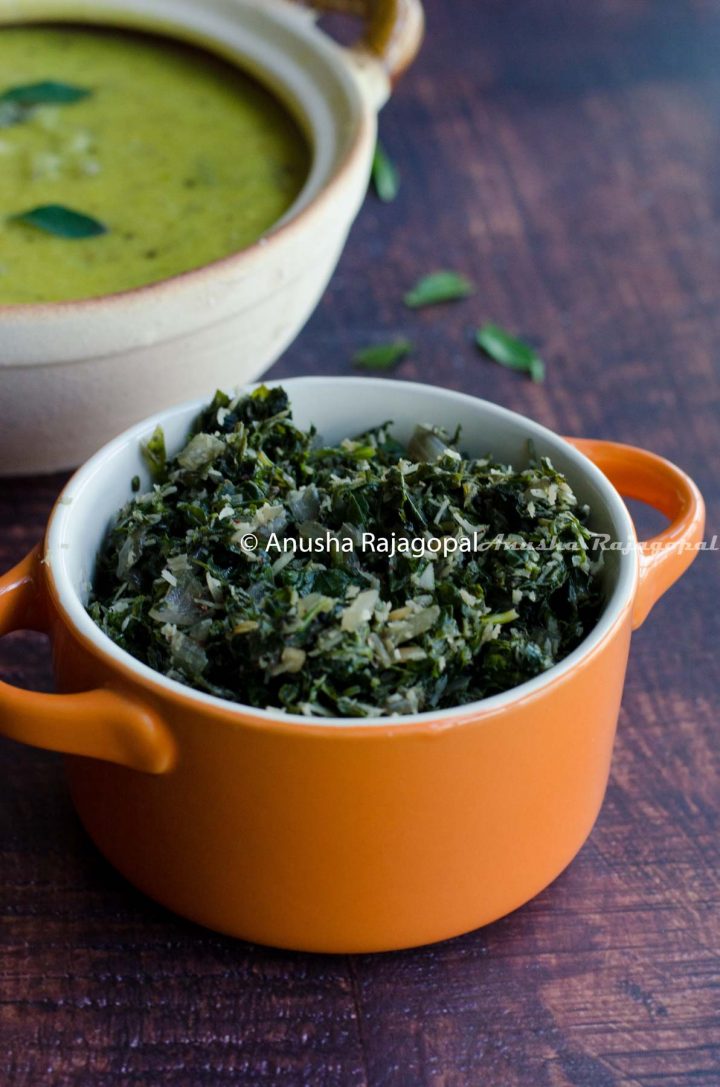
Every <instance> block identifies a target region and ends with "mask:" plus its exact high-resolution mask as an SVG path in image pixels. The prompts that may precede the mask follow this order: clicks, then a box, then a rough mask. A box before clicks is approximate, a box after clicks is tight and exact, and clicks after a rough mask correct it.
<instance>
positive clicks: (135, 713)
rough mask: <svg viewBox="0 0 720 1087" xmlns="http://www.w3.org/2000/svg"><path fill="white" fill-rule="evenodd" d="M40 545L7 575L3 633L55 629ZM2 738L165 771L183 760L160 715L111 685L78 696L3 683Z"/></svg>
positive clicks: (0, 610)
mask: <svg viewBox="0 0 720 1087" xmlns="http://www.w3.org/2000/svg"><path fill="white" fill-rule="evenodd" d="M41 567H42V559H41V552H40V547H36V548H34V549H33V550H32V551H31V552H30V554H29V555H27V556H26V557H25V558H24V559H23V560H22V562H20V563H18V565H17V566H15V567H14V568H13V569H12V570H9V571H8V573H7V574H5V575H4V576H3V577H1V578H0V636H2V635H3V634H9V633H10V632H11V631H15V630H38V631H41V632H42V633H45V634H49V632H50V629H51V623H50V619H49V611H48V607H47V602H46V595H45V588H44V576H43V573H42V569H41ZM0 735H2V736H7V737H8V738H9V739H11V740H20V741H21V742H22V743H26V744H30V745H31V746H33V747H43V748H46V749H47V750H49V751H62V752H63V753H65V754H67V755H87V756H88V757H90V758H94V759H105V760H106V761H108V762H115V763H119V764H120V765H121V766H128V767H130V768H131V769H133V770H144V771H146V772H147V773H150V774H161V773H164V772H165V771H167V770H169V769H171V767H172V765H173V763H174V761H175V744H174V740H173V738H172V736H171V735H170V733H169V732H168V730H167V728H166V726H165V725H164V724H163V722H162V721H161V720H160V718H159V717H158V716H157V715H156V714H155V713H153V712H152V711H151V710H149V709H148V708H147V707H145V706H141V705H139V704H138V703H136V702H135V701H133V699H131V698H129V697H128V696H127V695H125V694H121V693H119V692H117V691H113V690H110V689H109V688H107V687H102V688H98V689H97V690H93V691H82V692H80V693H77V694H44V693H40V692H37V691H26V690H22V689H21V688H19V687H13V686H12V685H11V684H9V683H2V682H0Z"/></svg>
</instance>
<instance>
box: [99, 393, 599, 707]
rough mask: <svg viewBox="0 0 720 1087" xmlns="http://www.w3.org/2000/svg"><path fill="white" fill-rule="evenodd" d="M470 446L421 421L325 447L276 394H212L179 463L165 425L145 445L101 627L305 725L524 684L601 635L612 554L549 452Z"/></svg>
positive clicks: (235, 696)
mask: <svg viewBox="0 0 720 1087" xmlns="http://www.w3.org/2000/svg"><path fill="white" fill-rule="evenodd" d="M458 441H459V434H456V435H455V436H454V437H450V436H449V435H448V434H446V433H444V432H443V431H442V430H440V429H439V428H437V427H431V426H421V427H418V428H417V430H416V433H415V435H414V436H413V437H412V440H411V441H410V442H409V443H408V444H407V446H403V445H402V444H401V443H399V442H398V441H397V440H396V439H395V438H393V436H392V433H391V424H389V423H384V424H382V425H379V426H377V427H375V428H374V429H372V430H369V431H367V432H366V433H364V434H362V435H360V436H358V437H356V438H353V439H347V438H346V439H344V440H343V441H341V442H339V443H338V444H335V445H327V444H323V443H322V441H320V440H319V438H318V436H317V435H316V433H315V431H314V429H312V428H311V429H309V430H300V429H298V428H297V427H296V426H295V424H294V423H293V420H292V414H291V410H290V404H289V401H288V397H287V394H286V393H285V391H284V390H283V389H282V388H280V387H274V388H272V389H269V388H267V387H261V388H259V389H257V390H255V391H254V392H252V393H251V394H249V395H247V394H245V395H239V396H237V397H235V398H234V399H231V398H230V397H229V396H227V395H226V394H225V393H217V394H216V396H215V399H214V400H213V401H212V403H211V404H209V405H208V406H207V407H206V408H205V409H204V410H203V411H202V412H201V413H200V415H199V416H198V418H197V419H196V421H195V423H194V425H193V427H192V429H191V434H190V436H189V438H188V441H187V444H186V445H185V446H184V447H183V448H182V449H181V450H180V451H179V452H178V453H177V455H175V456H173V457H171V458H169V459H166V457H165V443H164V439H163V438H162V431H160V430H159V429H158V430H156V432H155V434H154V435H153V437H152V438H151V440H150V442H149V443H148V444H147V446H146V449H145V455H146V457H147V456H148V451H149V452H150V453H151V463H153V461H154V462H155V464H154V466H155V468H156V469H159V471H156V479H157V480H159V482H156V484H155V485H154V487H152V488H151V489H150V490H148V491H147V492H146V493H141V494H137V495H136V496H135V497H133V498H132V499H131V500H130V501H129V502H128V503H127V504H126V505H125V506H124V508H123V509H122V510H120V511H119V513H118V515H117V517H116V519H115V523H114V525H113V526H112V528H111V530H110V532H109V534H108V537H107V539H106V541H105V543H104V545H103V547H102V549H101V553H100V555H99V557H98V562H97V567H96V571H95V577H94V589H93V596H92V599H91V602H90V604H89V612H90V615H91V616H92V618H93V619H94V621H95V622H96V623H97V624H98V625H99V626H100V627H101V628H102V630H104V631H105V633H106V634H107V635H109V637H111V638H112V639H113V640H114V641H115V642H116V643H117V644H118V645H120V646H121V647H122V648H123V649H125V650H126V651H127V652H129V653H131V654H132V655H134V656H135V657H137V658H138V659H140V660H142V661H145V662H146V663H147V664H149V665H150V667H152V668H155V669H156V670H157V671H159V672H161V673H163V674H165V675H168V676H170V677H171V678H173V679H176V680H178V681H180V682H182V683H186V684H189V685H190V686H193V687H196V688H198V689H200V690H204V691H208V692H211V693H212V694H215V695H218V696H219V697H221V698H226V699H229V700H232V701H236V702H242V703H245V704H249V705H253V706H260V707H267V706H275V707H278V708H279V709H281V710H286V711H289V712H292V713H300V714H305V715H309V716H328V715H330V716H340V717H347V718H351V717H367V716H369V715H372V716H374V715H397V714H407V713H414V712H418V711H422V710H433V709H436V708H442V707H449V706H457V705H462V704H464V703H467V702H471V701H475V700H476V699H480V698H484V697H485V696H487V695H491V694H494V693H497V692H499V691H504V690H507V689H509V688H511V687H514V686H515V685H516V684H518V683H522V682H523V681H524V680H527V679H529V678H531V677H532V676H536V675H538V674H540V673H542V672H544V671H545V670H546V669H548V668H550V667H552V665H553V664H555V663H556V662H557V661H559V660H562V658H563V657H565V656H566V655H567V654H568V653H569V652H570V651H571V650H572V649H574V648H575V646H576V645H577V644H578V643H579V642H580V641H581V639H582V638H583V637H584V636H585V634H586V633H587V632H588V630H589V629H591V627H592V625H593V624H594V623H595V621H596V619H597V616H598V614H599V610H600V608H601V606H602V592H601V588H600V579H599V577H598V576H597V572H598V568H599V565H600V562H599V560H600V558H601V555H598V558H597V561H595V555H594V554H592V559H593V561H591V550H590V544H589V542H590V539H591V537H592V533H591V532H590V530H589V529H588V527H587V520H588V516H589V511H588V509H587V507H585V506H581V505H580V504H579V503H578V501H577V499H576V498H575V495H574V494H573V492H572V490H571V489H570V487H569V486H568V484H567V481H566V480H565V478H564V477H563V476H562V475H561V474H560V473H559V472H558V471H556V469H555V468H554V467H553V465H552V464H551V462H550V461H549V460H548V459H547V458H544V457H541V458H539V459H538V458H536V457H535V456H534V454H532V453H531V452H529V454H528V461H527V463H526V464H525V465H524V466H522V465H517V466H512V467H511V466H509V465H506V464H502V463H497V462H495V461H494V460H492V458H490V457H483V458H481V459H474V458H470V457H468V456H466V455H465V454H464V453H462V452H461V448H460V447H459V445H458ZM364 533H372V534H373V535H374V536H375V541H376V542H375V543H374V546H372V547H369V546H368V545H367V541H366V540H365V539H364V537H363V534H364ZM250 537H252V538H253V539H254V540H255V542H256V544H257V546H256V547H253V546H252V545H250V546H248V539H249V538H250ZM475 539H480V540H481V541H482V542H483V547H482V548H478V547H476V546H473V547H467V546H466V544H467V543H468V542H469V541H471V540H475ZM429 540H435V541H437V540H446V541H447V540H454V541H455V542H456V544H457V549H456V550H455V551H453V552H448V553H446V554H443V552H442V551H438V550H435V549H434V548H432V547H425V544H426V543H427V542H428V541H429ZM381 541H384V542H385V547H384V548H383V546H382V543H381ZM415 541H420V544H421V547H420V549H419V550H415V551H414V550H413V547H414V546H415ZM503 541H505V542H506V543H507V545H508V546H500V544H501V543H502V542H503ZM391 548H392V551H391V550H390V549H391Z"/></svg>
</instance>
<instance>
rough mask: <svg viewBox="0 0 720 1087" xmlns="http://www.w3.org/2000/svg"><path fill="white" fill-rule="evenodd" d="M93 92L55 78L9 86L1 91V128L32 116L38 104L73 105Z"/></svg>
mask: <svg viewBox="0 0 720 1087" xmlns="http://www.w3.org/2000/svg"><path fill="white" fill-rule="evenodd" d="M91 94H92V91H90V90H88V89H87V87H76V86H74V85H73V84H72V83H61V82H59V81H58V80H54V79H45V80H42V82H40V83H23V84H20V85H19V86H17V87H8V89H7V90H5V91H2V93H0V128H11V127H12V126H13V125H19V124H22V123H23V121H27V120H28V118H29V117H31V116H32V114H33V112H34V111H35V109H36V108H37V107H38V106H49V105H54V106H66V105H72V103H73V102H81V101H82V100H83V98H88V97H89V96H90V95H91Z"/></svg>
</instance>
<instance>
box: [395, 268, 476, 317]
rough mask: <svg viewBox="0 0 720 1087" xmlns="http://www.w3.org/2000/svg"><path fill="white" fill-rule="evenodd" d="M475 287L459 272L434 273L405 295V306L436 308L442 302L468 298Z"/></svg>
mask: <svg viewBox="0 0 720 1087" xmlns="http://www.w3.org/2000/svg"><path fill="white" fill-rule="evenodd" d="M474 289H475V288H474V287H473V285H472V283H471V282H470V280H469V279H468V278H467V276H464V275H460V274H459V273H458V272H451V271H447V270H444V271H440V272H432V273H431V274H430V275H427V276H423V278H422V279H420V280H418V282H417V283H416V284H415V286H414V287H413V288H412V290H410V291H408V292H407V294H406V295H405V305H406V306H409V307H410V309H420V308H421V307H422V306H435V305H437V304H438V303H440V302H455V301H458V300H459V299H461V298H468V297H469V296H470V295H471V294H472V293H473V291H474Z"/></svg>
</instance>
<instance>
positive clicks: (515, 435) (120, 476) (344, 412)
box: [47, 377, 636, 725]
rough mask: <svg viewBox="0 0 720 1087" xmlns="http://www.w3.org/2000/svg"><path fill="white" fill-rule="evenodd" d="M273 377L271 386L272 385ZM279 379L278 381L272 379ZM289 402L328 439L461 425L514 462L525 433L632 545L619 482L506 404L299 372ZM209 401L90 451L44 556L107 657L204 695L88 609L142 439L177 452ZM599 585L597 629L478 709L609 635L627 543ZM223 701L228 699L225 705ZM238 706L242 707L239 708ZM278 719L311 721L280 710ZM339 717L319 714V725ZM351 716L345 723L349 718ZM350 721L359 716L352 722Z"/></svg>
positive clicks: (465, 436)
mask: <svg viewBox="0 0 720 1087" xmlns="http://www.w3.org/2000/svg"><path fill="white" fill-rule="evenodd" d="M271 384H273V383H271ZM275 384H277V383H275ZM282 385H283V386H284V387H285V388H286V389H287V391H288V393H289V395H290V399H291V404H292V407H293V417H294V420H295V422H296V423H297V425H298V426H300V427H303V428H305V427H308V426H309V425H310V424H315V426H316V427H317V428H318V431H319V432H320V434H321V435H322V436H323V438H324V439H326V440H327V441H329V442H335V441H338V440H339V439H341V438H344V437H348V436H352V435H355V434H357V433H359V432H361V431H363V430H366V429H368V428H369V427H372V426H376V425H377V424H379V423H382V422H385V421H387V420H393V421H394V429H393V433H394V434H395V436H396V437H397V438H398V439H399V440H400V441H407V440H408V439H409V438H410V436H411V434H412V432H413V429H414V427H415V426H416V424H417V423H432V424H436V425H439V426H442V427H444V428H445V429H446V430H448V431H450V432H452V431H454V430H455V428H456V427H457V425H458V424H459V425H460V426H461V427H462V439H461V443H460V444H461V447H462V449H463V450H464V451H466V452H467V453H469V454H470V455H473V456H483V455H485V454H488V453H490V454H492V455H493V456H494V457H495V458H496V459H498V460H500V461H503V462H507V463H510V464H513V465H516V466H520V467H522V466H524V465H526V464H527V461H528V439H532V441H533V443H534V445H535V449H536V452H537V454H538V455H540V456H549V457H550V458H551V460H552V462H553V464H554V465H555V466H556V467H557V468H558V469H560V470H561V471H562V472H564V473H565V475H566V476H567V478H568V481H569V482H570V484H571V486H572V487H573V489H574V491H575V493H576V494H577V496H578V497H579V498H580V499H581V500H582V501H584V502H586V503H587V504H588V505H589V506H590V509H591V511H592V516H591V522H590V524H591V527H592V529H593V530H594V531H597V532H602V533H607V534H608V535H609V536H610V537H611V538H612V539H613V540H617V541H619V542H621V543H622V544H625V545H630V546H631V545H632V542H633V540H634V530H633V526H632V522H631V520H630V516H629V514H628V512H627V510H626V508H625V506H624V504H623V502H622V500H621V499H620V497H619V496H618V494H617V492H616V491H615V489H614V488H613V487H612V485H611V484H610V483H609V482H608V481H607V479H606V478H605V477H604V476H603V475H602V473H601V472H600V471H599V470H598V469H597V468H595V467H594V465H592V464H590V462H589V461H587V459H586V458H585V457H583V456H582V455H581V454H580V453H578V452H577V450H575V449H573V448H572V447H571V446H569V445H568V444H567V443H566V442H564V441H563V440H562V439H561V438H559V437H558V436H557V435H555V434H553V433H552V431H549V430H546V429H545V428H544V427H541V426H540V425H539V424H537V423H534V422H532V421H530V420H528V419H526V418H524V417H523V416H520V415H516V414H515V413H514V412H510V411H508V410H507V409H505V408H501V407H498V406H497V405H495V404H490V403H488V402H487V401H483V400H477V399H475V398H473V397H470V396H466V395H464V394H462V393H456V392H452V391H451V390H447V389H438V388H433V387H431V386H428V385H417V384H412V383H408V382H400V381H389V380H386V379H367V378H324V377H323V378H321V377H317V378H295V379H290V380H287V381H284V382H282ZM205 402H206V401H197V402H194V403H192V404H189V405H187V404H186V405H181V406H179V407H175V408H172V409H170V410H169V411H167V412H165V413H163V414H162V415H160V416H159V417H157V418H154V419H152V420H150V421H146V422H144V423H139V424H138V425H137V426H135V427H133V428H132V429H131V430H129V431H126V433H125V434H124V435H120V437H118V438H116V439H115V440H114V441H112V442H110V443H109V444H108V445H107V446H105V447H104V448H103V449H102V450H100V452H99V453H97V454H96V455H95V456H94V457H92V458H91V459H90V460H89V461H88V462H87V463H86V464H85V465H84V466H83V467H82V468H81V469H80V470H79V471H78V472H77V473H76V475H75V476H74V477H73V478H72V479H71V480H70V482H69V483H68V485H67V487H66V488H65V490H64V492H63V494H62V496H61V499H60V501H59V503H58V505H57V507H56V509H55V511H54V513H53V516H52V518H51V521H50V527H49V533H48V542H47V557H48V559H49V562H50V566H51V569H52V572H53V575H54V578H55V584H56V588H57V591H58V595H59V598H60V602H61V604H62V606H63V607H64V609H65V611H66V613H67V615H68V617H69V618H70V620H71V622H72V623H73V625H74V626H75V627H76V628H77V629H78V630H79V631H80V632H82V633H83V634H85V636H87V637H90V638H92V640H93V641H95V642H96V643H97V644H98V645H100V646H101V647H102V649H103V651H104V653H105V654H106V655H107V656H110V657H113V658H115V659H119V660H122V661H123V662H124V664H125V665H128V664H131V665H132V667H133V669H134V670H137V671H139V672H140V673H141V674H142V675H144V676H145V678H146V679H151V680H152V681H153V682H154V683H157V684H160V685H162V686H167V685H168V684H170V685H171V686H172V687H173V689H175V690H181V691H183V692H184V693H186V694H187V696H188V697H192V698H193V699H195V700H199V701H200V702H207V701H208V700H209V701H210V702H212V703H216V702H218V701H219V700H218V699H215V698H212V697H211V696H210V695H205V694H202V693H201V692H199V691H194V690H192V689H191V688H188V687H184V686H181V685H179V684H177V683H175V682H174V681H172V680H168V679H166V678H165V677H164V676H161V675H160V674H159V673H157V672H154V671H152V670H151V669H150V668H148V667H147V666H146V665H144V664H141V663H140V662H138V661H136V660H135V659H134V658H132V657H130V656H129V655H128V654H127V653H125V652H124V651H123V650H121V649H120V648H119V647H118V646H116V645H115V643H114V642H112V641H111V639H110V638H108V637H107V636H106V635H105V634H103V633H102V632H101V631H100V630H99V629H98V627H96V626H95V624H94V623H93V621H92V620H91V619H90V617H89V615H88V614H87V612H86V611H85V604H86V602H87V599H88V595H89V591H90V587H91V583H92V576H93V570H94V566H95V560H96V556H97V553H98V551H99V549H100V547H101V545H102V543H103V540H104V538H105V534H106V532H107V529H108V527H109V525H110V524H111V523H112V521H113V519H114V517H115V515H116V513H117V511H118V509H119V508H120V507H121V506H122V505H124V503H125V502H127V501H128V500H129V499H130V498H131V497H132V493H133V492H132V490H131V480H132V478H133V476H135V475H137V476H139V477H140V480H141V485H142V488H147V487H148V486H149V485H150V480H149V476H148V472H147V468H146V466H145V463H144V461H143V458H142V454H141V444H142V442H144V441H146V440H147V439H148V438H149V437H150V435H151V434H152V432H153V430H154V428H155V426H156V424H157V423H158V422H159V423H160V424H161V425H162V427H163V429H164V432H165V439H166V444H167V448H168V452H169V453H170V454H173V453H174V452H177V451H178V450H179V449H180V448H181V447H182V445H183V444H184V442H185V440H186V439H187V435H188V431H189V428H190V425H191V423H192V421H193V419H194V418H195V416H196V415H197V413H198V411H199V410H200V408H201V407H202V406H203V405H204V403H205ZM603 577H604V585H605V594H606V605H605V609H604V611H603V614H602V616H601V617H600V619H599V621H598V623H597V625H596V627H595V628H594V629H593V630H592V631H591V632H590V634H588V636H587V637H586V638H585V640H584V641H583V642H582V643H581V645H580V646H578V648H577V649H575V650H574V651H573V653H571V654H570V655H569V656H568V657H566V658H565V660H563V661H561V662H560V664H558V665H556V666H555V667H554V668H552V669H550V670H549V671H548V672H545V673H544V674H543V675H541V676H538V677H536V678H535V679H533V680H529V681H528V682H527V683H524V684H522V685H521V686H519V687H515V688H514V689H513V690H511V691H508V692H506V693H504V694H500V695H495V696H493V697H492V698H488V699H485V700H484V702H483V703H482V705H483V707H487V708H488V709H490V708H494V707H495V706H496V705H498V704H501V703H502V702H503V701H507V700H509V699H512V698H514V697H518V696H520V695H526V694H528V693H530V692H531V691H532V690H534V689H536V688H537V687H540V686H542V684H543V683H544V682H546V681H547V679H548V678H549V677H551V676H555V675H557V674H558V673H559V672H560V671H561V670H566V669H567V668H570V667H572V665H573V663H574V662H575V661H576V660H577V659H578V657H580V656H582V655H584V654H585V653H586V652H588V651H589V650H590V649H591V648H592V647H593V646H594V645H596V644H597V643H598V642H599V641H600V640H602V638H603V637H604V636H605V635H606V634H607V633H608V631H609V630H610V628H611V627H612V625H613V624H614V622H615V621H616V619H617V617H618V615H619V613H620V611H621V610H622V609H623V608H624V607H625V606H626V605H627V604H628V603H629V601H630V600H631V598H632V595H633V593H634V591H635V581H636V559H635V555H634V553H633V552H632V550H628V551H627V552H626V553H625V554H622V553H621V552H620V551H619V550H615V551H606V552H605V568H604V575H603ZM223 705H225V706H227V703H223ZM238 709H239V711H241V710H242V707H238ZM463 710H464V711H465V712H467V707H458V708H456V709H450V710H443V711H440V712H434V713H428V714H416V715H413V716H407V717H402V718H398V719H397V721H399V722H411V721H418V720H421V719H424V718H432V719H433V720H438V719H442V718H445V717H447V716H453V715H457V714H458V713H459V712H462V711H463ZM253 713H254V715H255V716H261V717H262V716H267V717H269V718H273V717H276V716H277V714H276V713H272V712H268V711H263V710H256V709H253ZM283 720H287V721H292V720H296V721H298V722H299V721H303V722H305V723H307V720H308V719H307V718H302V717H294V716H293V715H290V714H287V715H283ZM333 723H335V724H338V723H339V722H338V721H337V720H335V721H334V720H333V719H329V718H328V719H322V724H323V725H326V724H327V725H332V724H333ZM346 723H348V722H346ZM354 723H355V724H357V723H358V722H357V721H355V722H354ZM362 723H363V724H378V725H381V724H385V725H387V723H388V718H386V717H385V718H368V719H364V720H363V722H362Z"/></svg>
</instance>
